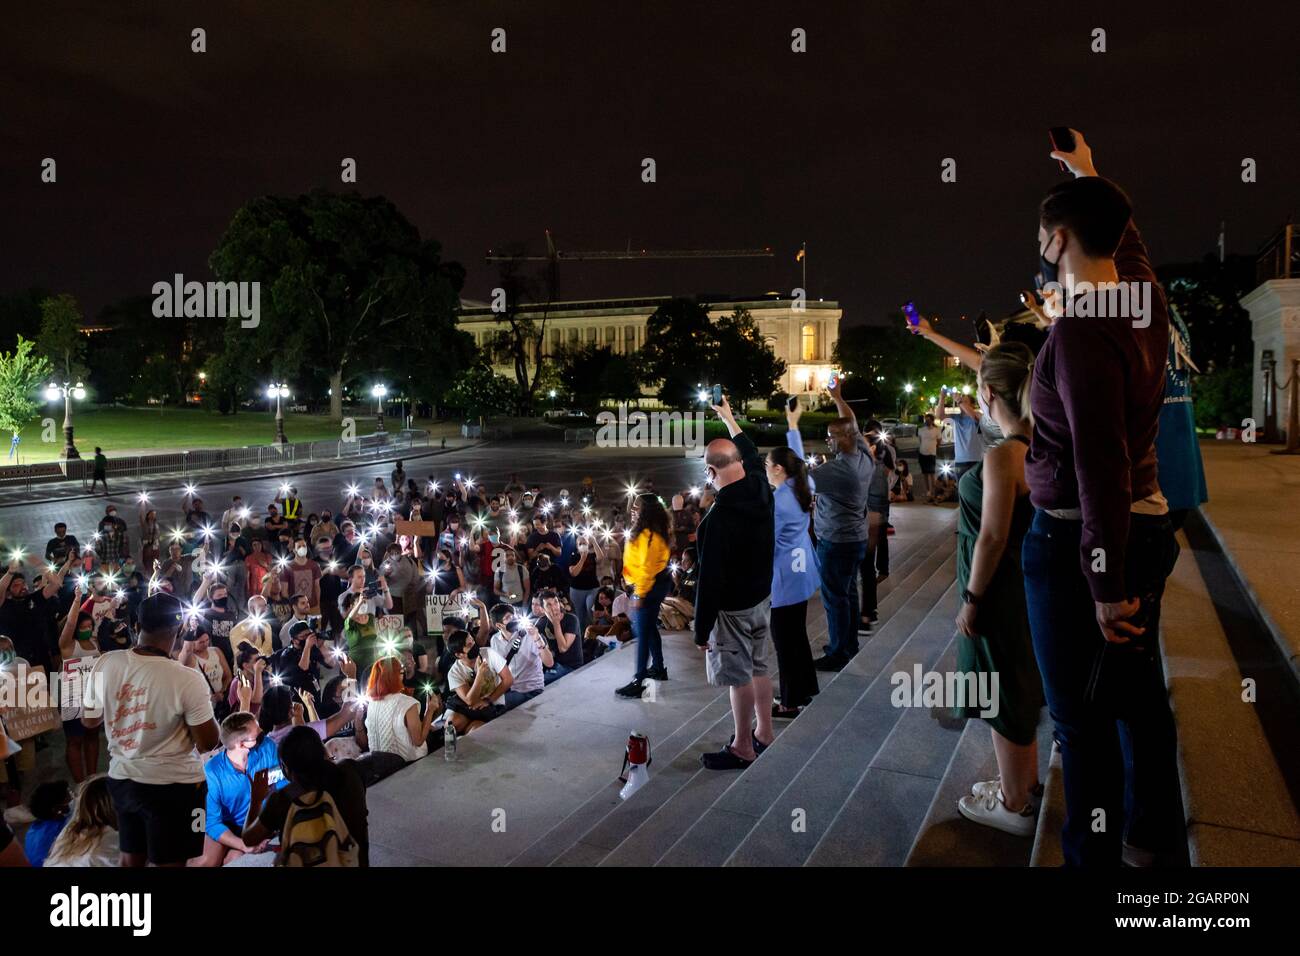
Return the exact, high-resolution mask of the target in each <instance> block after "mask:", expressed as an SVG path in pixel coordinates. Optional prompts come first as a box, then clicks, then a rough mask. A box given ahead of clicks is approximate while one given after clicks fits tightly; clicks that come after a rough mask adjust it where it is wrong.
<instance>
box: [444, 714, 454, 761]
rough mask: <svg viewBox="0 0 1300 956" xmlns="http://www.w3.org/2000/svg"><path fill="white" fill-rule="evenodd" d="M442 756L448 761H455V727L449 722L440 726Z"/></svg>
mask: <svg viewBox="0 0 1300 956" xmlns="http://www.w3.org/2000/svg"><path fill="white" fill-rule="evenodd" d="M442 755H443V757H445V758H446V759H447V760H449V761H450V760H455V759H456V725H455V724H453V723H452V722H451V721H450V720H448V721H447V722H446V723H445V724H443V725H442Z"/></svg>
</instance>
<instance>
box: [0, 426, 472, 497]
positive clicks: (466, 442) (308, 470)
mask: <svg viewBox="0 0 1300 956" xmlns="http://www.w3.org/2000/svg"><path fill="white" fill-rule="evenodd" d="M444 440H445V441H446V446H445V448H444V447H443V446H442V445H441V442H442V441H444ZM481 444H483V441H482V440H481V439H476V438H461V437H460V435H459V432H456V433H455V434H453V433H452V432H451V431H450V430H448V431H447V433H446V434H445V435H439V434H438V433H437V432H436V431H435V430H431V434H430V436H429V444H428V446H416V447H414V448H387V447H377V448H376V449H375V453H372V454H361V455H358V456H356V457H345V458H337V459H336V458H320V459H316V460H312V461H308V460H304V461H296V462H274V463H272V462H268V463H266V465H264V466H261V465H258V466H253V465H250V466H248V467H241V468H231V467H225V468H211V469H196V470H194V471H191V472H186V473H184V474H182V473H180V472H169V473H165V474H160V475H158V476H156V477H154V478H150V479H148V480H147V484H149V485H151V486H154V485H167V484H174V485H176V486H177V487H179V486H180V485H182V484H184V483H187V482H195V483H199V482H202V481H204V480H205V479H207V480H211V478H212V477H213V476H214V475H238V476H239V477H240V478H247V479H253V478H262V477H266V476H269V475H283V474H293V475H309V474H315V473H317V472H322V471H337V470H340V469H348V468H354V467H356V466H357V465H358V464H370V463H375V462H385V461H395V460H397V459H399V458H401V459H406V460H414V459H418V458H426V457H428V456H431V455H438V454H445V453H447V452H452V451H457V450H461V449H465V448H472V447H475V446H477V445H481ZM188 450H190V451H198V450H200V449H188ZM218 450H220V449H218ZM148 453H149V454H166V453H167V450H166V449H149V450H148ZM114 457H118V456H114ZM121 457H129V456H126V455H123V456H121ZM124 481H127V483H128V484H129V483H131V482H130V481H129V480H126V479H122V478H114V484H115V485H121V484H122V483H123V482H124ZM95 497H99V496H98V495H96V494H92V493H90V491H89V490H88V488H87V486H86V483H85V482H84V481H83V480H82V479H80V478H76V479H70V480H66V481H50V482H42V483H39V484H33V485H32V486H31V487H30V489H29V488H27V487H25V486H22V485H14V486H12V487H7V488H0V506H4V505H14V504H24V503H27V502H43V501H68V500H74V499H80V498H95Z"/></svg>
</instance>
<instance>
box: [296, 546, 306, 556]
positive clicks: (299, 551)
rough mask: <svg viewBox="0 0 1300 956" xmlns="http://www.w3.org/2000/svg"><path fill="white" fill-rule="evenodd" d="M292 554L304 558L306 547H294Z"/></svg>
mask: <svg viewBox="0 0 1300 956" xmlns="http://www.w3.org/2000/svg"><path fill="white" fill-rule="evenodd" d="M294 554H296V555H298V557H300V558H305V557H307V549H306V548H295V549H294Z"/></svg>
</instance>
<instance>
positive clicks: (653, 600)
mask: <svg viewBox="0 0 1300 956" xmlns="http://www.w3.org/2000/svg"><path fill="white" fill-rule="evenodd" d="M631 512H632V513H631V519H632V527H631V529H630V530H628V532H627V533H626V535H625V538H624V540H625V545H624V548H623V579H624V580H625V581H627V582H628V583H629V584H630V585H632V601H631V604H630V605H629V608H628V617H629V618H631V620H632V634H633V636H634V637H635V638H636V673H635V674H634V675H633V677H632V681H631V682H630V683H628V684H625V685H623V686H622V687H620V688H619V689H618V690H616V691H614V693H616V694H618V696H620V697H630V698H635V699H640V697H641V694H642V693H643V692H644V691H645V680H646V678H653V679H654V680H667V679H668V668H667V667H665V666H664V647H663V640H662V638H661V636H660V634H659V606H660V605H661V604H663V601H664V598H665V597H666V596H667V595H668V592H669V590H670V589H671V588H672V584H673V579H672V575H671V574H669V572H668V552H669V547H668V544H669V540H670V539H669V535H670V533H671V532H670V528H669V521H668V512H667V511H666V510H664V506H663V502H661V501H660V500H659V499H658V497H656V496H655V495H653V494H641V495H638V496H637V497H636V499H635V500H634V501H633V502H632V508H631Z"/></svg>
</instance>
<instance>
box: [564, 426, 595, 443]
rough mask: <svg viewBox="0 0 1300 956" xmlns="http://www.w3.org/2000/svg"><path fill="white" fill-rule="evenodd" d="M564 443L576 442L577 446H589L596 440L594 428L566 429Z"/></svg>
mask: <svg viewBox="0 0 1300 956" xmlns="http://www.w3.org/2000/svg"><path fill="white" fill-rule="evenodd" d="M564 440H565V442H566V443H567V442H576V443H577V444H579V445H590V444H591V443H592V442H594V441H595V440H596V429H594V428H566V429H565V430H564Z"/></svg>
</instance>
